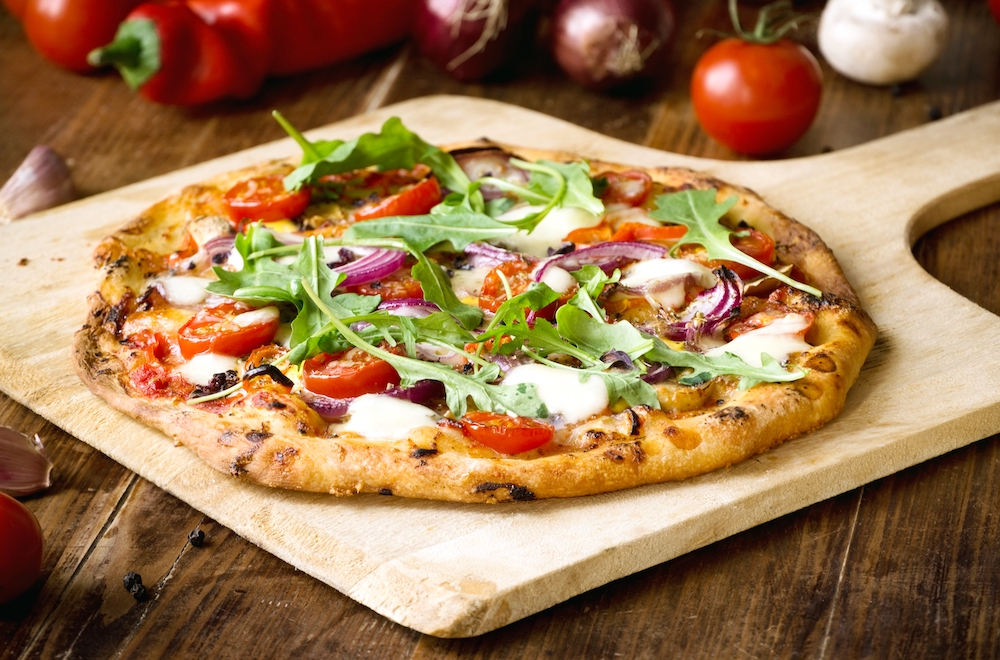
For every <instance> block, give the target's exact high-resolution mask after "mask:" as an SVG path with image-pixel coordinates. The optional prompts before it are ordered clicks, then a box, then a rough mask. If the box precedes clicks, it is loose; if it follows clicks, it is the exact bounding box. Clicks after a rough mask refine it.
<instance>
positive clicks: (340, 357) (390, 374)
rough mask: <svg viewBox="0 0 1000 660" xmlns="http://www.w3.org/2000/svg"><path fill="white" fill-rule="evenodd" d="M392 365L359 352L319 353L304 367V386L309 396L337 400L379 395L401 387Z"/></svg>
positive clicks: (303, 364) (359, 350) (306, 362)
mask: <svg viewBox="0 0 1000 660" xmlns="http://www.w3.org/2000/svg"><path fill="white" fill-rule="evenodd" d="M399 381H400V378H399V374H398V373H396V370H395V369H394V368H393V367H392V365H391V364H389V363H388V362H386V361H385V360H382V359H380V358H377V357H375V356H373V355H371V354H369V353H366V352H364V351H362V350H361V349H359V348H352V349H350V350H347V351H342V352H340V353H320V354H319V355H316V356H314V357H311V358H309V359H308V360H306V361H305V362H303V363H302V384H303V385H305V388H306V389H307V390H309V391H310V392H315V393H316V394H322V395H324V396H328V397H332V398H334V399H350V398H353V397H356V396H361V395H362V394H378V393H379V392H384V391H385V390H386V389H388V388H389V387H392V386H394V385H399Z"/></svg>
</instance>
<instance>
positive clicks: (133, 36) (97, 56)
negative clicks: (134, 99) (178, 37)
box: [87, 18, 160, 90]
mask: <svg viewBox="0 0 1000 660" xmlns="http://www.w3.org/2000/svg"><path fill="white" fill-rule="evenodd" d="M87 61H88V62H89V63H90V64H91V65H92V66H96V67H101V66H107V65H111V66H114V67H115V68H116V69H118V72H119V73H120V74H121V76H122V78H123V79H124V80H125V82H126V83H127V84H128V86H129V87H131V88H132V90H136V89H138V88H139V87H141V86H142V85H143V84H144V83H146V82H147V81H148V80H149V79H150V78H152V77H153V76H154V75H156V73H157V71H159V70H160V35H159V33H158V32H157V31H156V25H155V24H154V23H153V21H151V20H149V19H148V18H134V19H129V20H127V21H125V22H123V23H122V24H121V25H120V26H119V27H118V32H117V33H116V34H115V38H114V40H113V41H112V42H111V43H110V44H108V45H107V46H104V47H102V48H97V49H95V50H92V51H90V54H89V55H87Z"/></svg>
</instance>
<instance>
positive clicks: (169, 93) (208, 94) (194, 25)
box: [90, 1, 263, 105]
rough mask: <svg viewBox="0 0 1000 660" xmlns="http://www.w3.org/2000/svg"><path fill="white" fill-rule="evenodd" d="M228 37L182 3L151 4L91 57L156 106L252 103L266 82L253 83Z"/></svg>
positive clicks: (133, 14) (130, 17) (137, 11)
mask: <svg viewBox="0 0 1000 660" xmlns="http://www.w3.org/2000/svg"><path fill="white" fill-rule="evenodd" d="M225 34H226V32H225V31H224V30H221V29H215V28H214V27H212V26H210V25H208V24H207V23H206V22H205V21H204V20H203V19H202V18H201V17H200V16H199V15H198V14H196V13H195V12H194V11H192V9H191V7H189V6H188V5H187V4H185V3H183V2H179V1H173V2H166V3H163V4H153V3H146V4H142V5H139V6H138V7H136V8H135V9H134V10H133V11H132V12H131V13H130V14H129V15H128V18H127V19H126V20H125V22H123V23H122V25H121V27H120V28H119V29H118V33H117V35H116V36H115V40H114V41H113V42H112V43H111V44H109V45H107V46H105V47H104V48H100V49H98V50H96V51H94V52H93V53H91V56H90V62H91V64H94V65H95V66H103V65H106V64H113V65H115V66H116V67H117V68H118V70H119V71H121V73H122V77H123V78H125V81H126V82H127V83H128V84H129V86H131V87H132V88H133V89H138V90H139V93H140V94H142V95H143V96H144V97H146V98H147V99H149V100H150V101H154V102H157V103H169V104H177V105H197V104H200V103H208V102H209V101H214V100H216V99H220V98H224V97H235V98H247V97H249V96H251V95H253V93H254V92H255V91H256V90H257V87H258V85H259V84H260V82H261V80H262V79H263V76H257V77H251V76H250V75H248V70H251V69H256V68H257V67H247V66H245V65H244V63H243V62H242V61H241V60H240V51H239V50H238V49H237V48H235V47H234V46H233V45H232V44H230V43H229V41H228V40H227V39H226V37H225Z"/></svg>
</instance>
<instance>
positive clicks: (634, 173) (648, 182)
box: [598, 170, 653, 206]
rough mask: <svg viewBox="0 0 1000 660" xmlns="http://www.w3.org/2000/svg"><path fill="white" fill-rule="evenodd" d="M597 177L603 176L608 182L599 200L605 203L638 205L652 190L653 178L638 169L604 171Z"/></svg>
mask: <svg viewBox="0 0 1000 660" xmlns="http://www.w3.org/2000/svg"><path fill="white" fill-rule="evenodd" d="M598 178H603V179H605V180H607V182H608V185H607V187H606V188H605V189H604V192H603V193H601V201H603V202H604V203H605V204H628V205H630V206H639V205H641V204H642V203H643V202H645V201H646V198H647V197H649V193H651V192H652V191H653V179H651V178H650V176H649V175H648V174H646V173H645V172H642V171H639V170H627V171H625V172H605V173H604V174H601V175H600V177H598Z"/></svg>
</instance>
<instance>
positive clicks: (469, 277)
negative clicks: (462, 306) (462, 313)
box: [451, 266, 492, 300]
mask: <svg viewBox="0 0 1000 660" xmlns="http://www.w3.org/2000/svg"><path fill="white" fill-rule="evenodd" d="M490 270H492V269H491V268H490V267H489V266H484V267H482V268H470V269H468V270H465V269H461V268H460V269H458V270H455V271H452V275H451V288H452V289H454V290H455V295H456V296H458V299H459V300H463V299H465V298H478V297H479V292H480V291H482V290H483V280H485V279H486V276H487V275H489V274H490Z"/></svg>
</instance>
